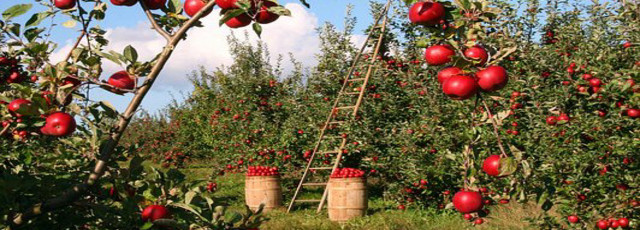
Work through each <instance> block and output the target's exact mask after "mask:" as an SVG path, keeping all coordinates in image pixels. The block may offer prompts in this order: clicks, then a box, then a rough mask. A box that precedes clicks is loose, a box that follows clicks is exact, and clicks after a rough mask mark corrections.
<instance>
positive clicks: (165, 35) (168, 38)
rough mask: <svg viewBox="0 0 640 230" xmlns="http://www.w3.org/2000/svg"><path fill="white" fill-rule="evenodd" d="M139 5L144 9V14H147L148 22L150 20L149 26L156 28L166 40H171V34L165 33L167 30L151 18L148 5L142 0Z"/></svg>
mask: <svg viewBox="0 0 640 230" xmlns="http://www.w3.org/2000/svg"><path fill="white" fill-rule="evenodd" d="M140 6H141V7H142V10H144V14H146V15H147V18H148V19H149V22H151V26H153V29H154V30H156V32H158V33H159V34H160V35H162V37H164V39H166V40H167V42H168V41H171V38H172V37H171V35H169V33H167V31H165V30H163V29H162V28H161V27H160V26H159V25H158V22H156V20H155V19H153V15H151V11H150V10H149V7H147V4H146V3H145V2H144V1H140Z"/></svg>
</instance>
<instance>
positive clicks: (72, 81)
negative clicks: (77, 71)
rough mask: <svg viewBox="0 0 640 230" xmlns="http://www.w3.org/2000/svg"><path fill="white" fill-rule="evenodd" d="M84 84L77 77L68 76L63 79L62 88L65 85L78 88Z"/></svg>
mask: <svg viewBox="0 0 640 230" xmlns="http://www.w3.org/2000/svg"><path fill="white" fill-rule="evenodd" d="M81 83H82V82H81V81H80V80H78V78H77V77H76V76H73V75H69V76H66V77H65V78H63V79H62V84H61V85H62V86H65V85H72V86H71V87H72V88H73V87H76V86H78V85H80V84H81Z"/></svg>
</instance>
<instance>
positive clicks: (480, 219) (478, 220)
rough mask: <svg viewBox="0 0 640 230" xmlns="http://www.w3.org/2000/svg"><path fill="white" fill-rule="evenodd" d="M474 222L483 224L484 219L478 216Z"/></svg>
mask: <svg viewBox="0 0 640 230" xmlns="http://www.w3.org/2000/svg"><path fill="white" fill-rule="evenodd" d="M473 223H474V224H476V225H478V224H482V223H484V220H483V219H482V218H478V219H476V220H475V221H473Z"/></svg>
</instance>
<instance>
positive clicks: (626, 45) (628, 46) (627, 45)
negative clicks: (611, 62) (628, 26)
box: [622, 41, 633, 49]
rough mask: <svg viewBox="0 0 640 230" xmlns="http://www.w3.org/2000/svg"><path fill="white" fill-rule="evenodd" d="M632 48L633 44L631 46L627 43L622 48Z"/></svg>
mask: <svg viewBox="0 0 640 230" xmlns="http://www.w3.org/2000/svg"><path fill="white" fill-rule="evenodd" d="M631 46H633V44H631V42H629V41H627V42H625V43H624V44H622V47H624V48H625V49H626V48H631Z"/></svg>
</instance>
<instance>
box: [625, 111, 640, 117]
mask: <svg viewBox="0 0 640 230" xmlns="http://www.w3.org/2000/svg"><path fill="white" fill-rule="evenodd" d="M627 116H629V117H630V118H638V117H640V109H628V110H627Z"/></svg>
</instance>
